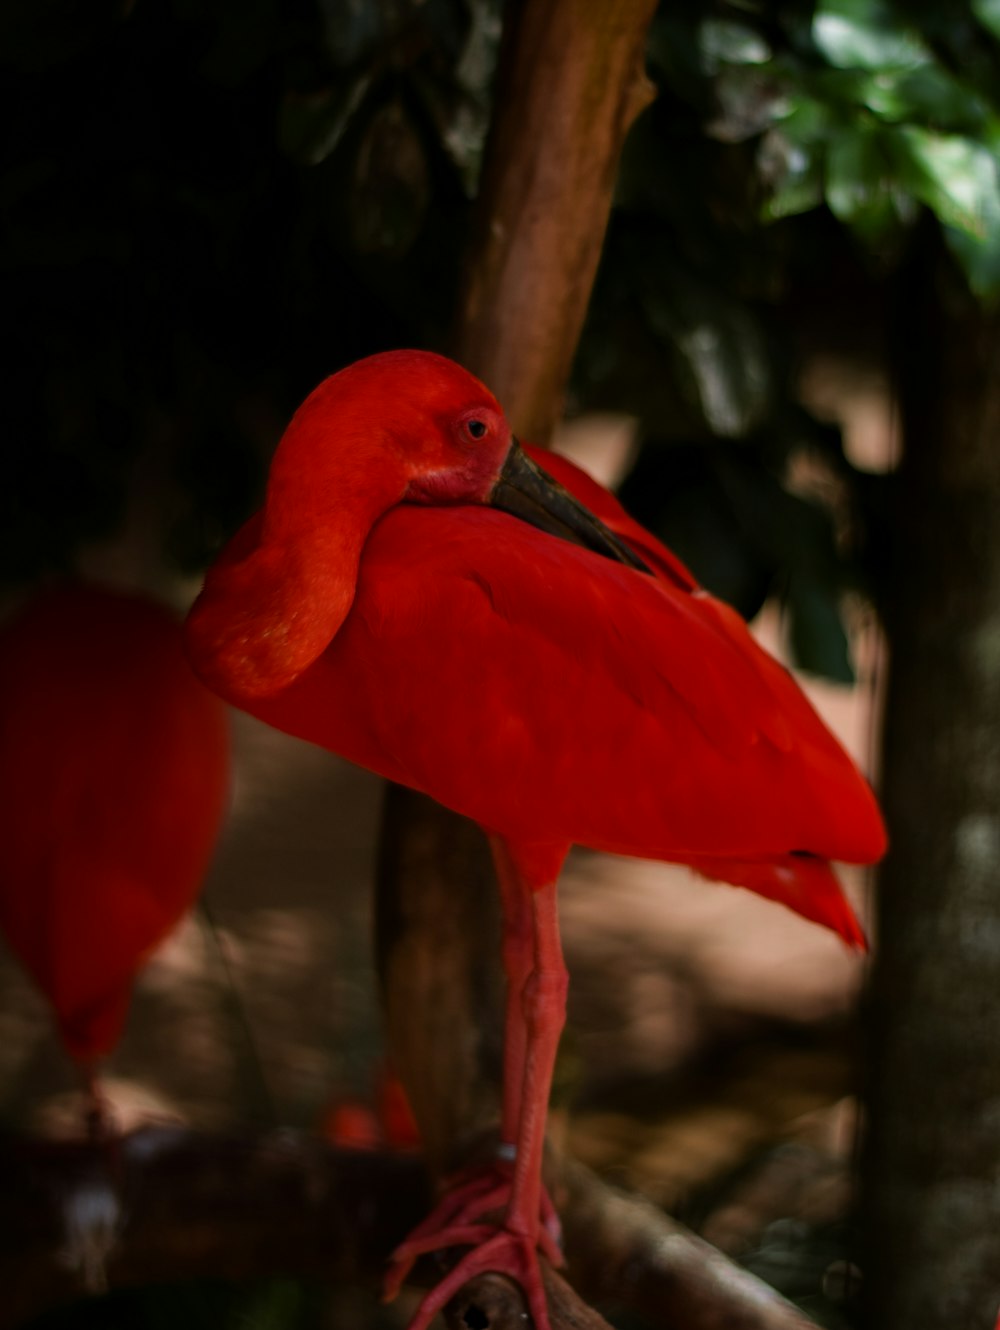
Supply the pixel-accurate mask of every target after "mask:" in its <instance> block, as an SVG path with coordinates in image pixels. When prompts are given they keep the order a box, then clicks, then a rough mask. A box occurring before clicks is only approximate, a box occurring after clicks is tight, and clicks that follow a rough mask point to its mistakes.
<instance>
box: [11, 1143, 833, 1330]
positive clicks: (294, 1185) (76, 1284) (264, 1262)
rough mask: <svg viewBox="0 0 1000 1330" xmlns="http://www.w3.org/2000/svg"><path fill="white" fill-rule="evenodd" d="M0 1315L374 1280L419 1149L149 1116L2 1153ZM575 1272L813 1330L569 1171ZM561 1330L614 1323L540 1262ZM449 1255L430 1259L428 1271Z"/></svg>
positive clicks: (459, 1328) (477, 1295) (663, 1226)
mask: <svg viewBox="0 0 1000 1330" xmlns="http://www.w3.org/2000/svg"><path fill="white" fill-rule="evenodd" d="M0 1177H2V1178H3V1189H2V1191H0V1289H2V1290H3V1295H2V1297H0V1327H3V1330H7V1327H14V1326H16V1325H18V1324H19V1323H20V1322H22V1321H23V1320H25V1319H27V1318H28V1317H30V1316H34V1315H37V1314H38V1313H40V1312H43V1311H45V1310H47V1309H49V1308H51V1307H54V1306H57V1305H58V1304H60V1303H62V1302H66V1301H68V1300H70V1299H72V1298H74V1297H78V1296H80V1295H82V1294H85V1293H88V1292H99V1291H101V1290H102V1289H104V1288H126V1287H135V1286H138V1285H142V1284H148V1283H156V1282H162V1281H166V1280H181V1279H198V1278H205V1277H211V1278H213V1279H219V1278H222V1279H232V1280H242V1279H250V1278H257V1279H259V1278H266V1277H268V1276H274V1275H283V1276H286V1277H287V1276H305V1277H310V1278H313V1279H319V1280H322V1281H324V1282H328V1283H331V1284H354V1285H363V1286H368V1287H371V1288H372V1289H375V1288H376V1287H377V1286H378V1283H379V1280H380V1278H381V1275H382V1272H383V1270H384V1267H385V1261H386V1257H387V1255H388V1253H389V1252H391V1251H392V1249H393V1247H394V1246H395V1245H396V1244H397V1243H398V1242H399V1241H400V1239H401V1238H402V1237H403V1236H404V1235H405V1234H406V1233H407V1232H408V1231H409V1229H410V1228H411V1227H412V1226H413V1224H414V1223H415V1222H416V1221H417V1219H419V1218H420V1217H421V1216H422V1215H423V1214H424V1212H425V1211H426V1208H427V1205H428V1200H429V1198H428V1194H427V1186H426V1181H425V1175H424V1168H423V1161H422V1160H419V1159H416V1158H412V1157H407V1156H401V1155H387V1154H379V1153H375V1152H371V1153H369V1152H357V1151H348V1150H340V1149H336V1148H334V1147H332V1146H329V1145H327V1144H326V1143H325V1142H323V1141H322V1140H319V1139H317V1138H314V1137H309V1136H306V1135H304V1134H302V1133H297V1132H291V1131H282V1132H272V1133H269V1134H267V1135H263V1136H257V1137H244V1138H239V1139H233V1138H223V1137H216V1136H209V1135H205V1134H201V1133H196V1132H188V1131H185V1130H180V1129H175V1128H170V1129H164V1128H147V1129H145V1130H143V1131H140V1132H137V1133H135V1134H134V1135H132V1136H128V1137H125V1138H124V1139H122V1140H120V1141H117V1142H113V1143H112V1144H111V1145H108V1146H103V1147H101V1146H94V1145H90V1144H64V1143H59V1144H53V1143H46V1142H36V1141H18V1140H9V1141H8V1142H7V1143H6V1144H5V1145H4V1146H3V1147H0ZM557 1189H559V1190H561V1191H563V1192H565V1195H566V1200H567V1204H566V1209H565V1214H564V1218H565V1226H566V1251H567V1256H568V1258H569V1263H570V1265H569V1273H570V1275H571V1277H572V1278H573V1280H574V1283H575V1284H577V1285H579V1287H580V1288H581V1290H582V1291H583V1292H584V1293H585V1294H586V1295H587V1296H588V1297H595V1298H598V1299H599V1300H602V1301H606V1302H610V1303H616V1304H619V1305H627V1306H631V1307H634V1308H635V1309H636V1310H637V1311H639V1312H641V1313H642V1314H643V1315H644V1316H645V1317H646V1318H647V1319H648V1320H649V1321H650V1323H651V1324H653V1325H660V1326H664V1327H671V1326H682V1327H684V1330H716V1328H717V1327H722V1326H725V1327H727V1330H808V1327H810V1326H811V1323H810V1322H809V1321H807V1320H806V1319H805V1318H804V1317H802V1316H801V1315H800V1314H799V1313H797V1312H796V1311H795V1310H794V1309H793V1308H790V1307H789V1306H788V1304H787V1303H785V1302H784V1301H783V1300H782V1299H781V1298H779V1297H778V1296H777V1294H775V1293H774V1292H773V1291H772V1290H771V1289H768V1288H767V1287H766V1286H765V1285H763V1284H761V1283H760V1282H759V1281H758V1280H757V1279H755V1278H753V1276H751V1275H749V1274H747V1273H746V1271H744V1270H740V1269H739V1268H738V1267H737V1266H734V1265H733V1264H732V1263H731V1262H730V1261H729V1260H727V1259H726V1258H725V1257H724V1256H722V1255H721V1254H720V1253H719V1252H718V1251H716V1250H715V1248H713V1247H711V1246H709V1245H708V1244H707V1243H705V1242H702V1241H701V1240H700V1239H699V1238H697V1237H695V1236H694V1235H693V1234H692V1233H689V1232H688V1231H687V1230H686V1229H684V1228H683V1227H682V1226H681V1225H679V1224H675V1223H674V1222H673V1221H671V1220H669V1219H667V1218H666V1217H665V1216H664V1215H662V1214H661V1213H660V1212H659V1211H657V1210H655V1209H654V1208H653V1207H652V1206H650V1205H647V1204H645V1203H644V1202H641V1201H638V1200H636V1199H634V1198H632V1197H628V1196H625V1195H623V1194H621V1193H619V1192H616V1191H613V1190H612V1189H611V1188H608V1187H606V1186H605V1185H604V1184H603V1183H601V1182H599V1181H598V1180H597V1179H596V1178H595V1177H594V1176H593V1175H592V1174H591V1173H590V1172H589V1171H588V1170H587V1169H584V1168H582V1167H581V1166H579V1165H572V1166H568V1167H566V1168H565V1170H564V1172H563V1173H562V1178H561V1182H560V1183H558V1184H557ZM543 1272H544V1277H545V1281H546V1292H547V1294H548V1298H549V1308H550V1314H551V1319H552V1326H553V1330H606V1323H605V1322H604V1321H603V1319H602V1318H601V1317H600V1316H599V1315H598V1314H597V1313H596V1312H593V1311H592V1310H591V1309H590V1308H589V1307H587V1306H586V1305H585V1304H584V1303H582V1302H581V1300H580V1297H579V1296H578V1294H577V1293H576V1292H574V1290H573V1289H572V1288H570V1286H569V1285H568V1284H567V1283H566V1281H565V1280H564V1279H562V1278H561V1277H560V1276H559V1275H557V1274H555V1273H554V1272H553V1271H551V1270H549V1269H547V1268H545V1269H544V1271H543ZM438 1277H440V1267H439V1266H438V1265H437V1263H436V1262H435V1261H427V1262H426V1263H424V1265H423V1266H422V1267H421V1268H420V1269H418V1271H417V1281H416V1282H418V1283H426V1284H429V1283H432V1282H434V1281H435V1279H436V1278H438ZM447 1318H448V1320H449V1322H450V1323H451V1324H452V1325H453V1326H454V1327H455V1330H468V1328H469V1326H477V1327H481V1330H486V1327H489V1330H524V1326H525V1320H524V1304H523V1300H522V1297H521V1293H520V1290H519V1289H517V1288H516V1287H515V1286H514V1285H512V1284H511V1283H510V1282H509V1281H508V1280H506V1279H503V1278H501V1277H500V1276H497V1275H484V1276H482V1277H481V1278H479V1279H476V1280H473V1281H472V1282H470V1283H469V1284H468V1285H467V1286H466V1287H465V1289H463V1290H462V1292H461V1293H460V1294H459V1295H458V1296H457V1297H456V1298H455V1299H454V1301H453V1302H452V1304H451V1305H450V1307H449V1308H448V1311H447Z"/></svg>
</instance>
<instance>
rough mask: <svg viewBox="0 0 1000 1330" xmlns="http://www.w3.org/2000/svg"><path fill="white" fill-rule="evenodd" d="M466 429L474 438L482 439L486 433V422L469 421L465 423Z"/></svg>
mask: <svg viewBox="0 0 1000 1330" xmlns="http://www.w3.org/2000/svg"><path fill="white" fill-rule="evenodd" d="M465 428H466V430H467V431H468V433H469V434H470V435H471V436H472V438H474V439H481V438H482V437H483V435H484V434H485V433H486V421H485V420H467V421H466V422H465Z"/></svg>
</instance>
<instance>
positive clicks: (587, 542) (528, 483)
mask: <svg viewBox="0 0 1000 1330" xmlns="http://www.w3.org/2000/svg"><path fill="white" fill-rule="evenodd" d="M488 502H489V503H490V505H491V506H492V507H493V508H500V509H502V510H503V511H504V512H505V513H511V514H513V516H514V517H519V518H521V520H522V521H523V522H530V523H531V525H532V526H537V527H538V528H540V530H542V531H548V532H550V533H551V534H552V535H554V536H561V537H562V539H563V540H569V541H572V543H573V544H574V545H582V546H583V547H584V548H585V549H588V550H594V551H595V552H596V553H597V554H603V555H604V556H605V558H608V559H614V560H615V562H616V563H624V564H627V565H628V567H630V568H635V569H637V570H638V571H639V572H642V573H648V572H649V571H650V569H649V567H648V566H647V565H646V564H644V563H643V561H642V560H641V559H640V558H639V556H638V555H637V554H635V553H633V551H632V550H630V549H629V547H628V546H627V545H626V544H625V542H624V541H623V540H620V539H619V538H618V537H617V536H616V535H615V533H614V532H613V531H612V530H611V529H610V528H609V527H606V526H605V525H604V523H603V522H602V521H601V520H600V518H598V517H595V516H594V514H593V513H592V512H591V511H590V510H589V508H585V507H584V506H583V504H582V503H580V501H579V500H578V499H575V498H574V497H573V495H572V494H570V492H569V490H566V489H563V487H562V485H560V484H559V482H558V481H556V480H553V479H552V477H551V476H550V475H548V474H546V472H545V471H543V470H542V468H541V467H540V466H537V465H536V464H535V463H534V462H533V461H532V460H531V458H530V457H529V456H528V455H527V453H526V452H525V451H524V449H523V448H522V447H521V445H520V444H519V443H518V441H517V440H516V439H514V441H513V442H512V443H511V446H510V452H509V453H508V454H507V460H506V462H504V464H503V469H502V470H501V472H500V475H499V477H498V478H497V482H496V484H495V485H494V486H493V489H492V490H491V491H490V496H489V500H488Z"/></svg>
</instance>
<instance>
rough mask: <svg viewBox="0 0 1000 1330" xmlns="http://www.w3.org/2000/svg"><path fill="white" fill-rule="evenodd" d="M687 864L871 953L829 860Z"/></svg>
mask: <svg viewBox="0 0 1000 1330" xmlns="http://www.w3.org/2000/svg"><path fill="white" fill-rule="evenodd" d="M687 863H688V864H689V866H690V867H691V868H693V869H694V870H695V872H696V873H700V874H701V875H702V877H707V878H710V879H711V880H712V881H713V882H728V883H730V884H731V885H732V886H735V887H746V888H747V889H748V890H749V891H754V892H756V893H757V895H758V896H766V897H767V899H768V900H772V901H779V902H780V903H781V904H782V905H787V906H788V908H789V909H790V910H794V911H795V913H796V914H801V915H802V917H803V918H804V919H810V920H812V922H813V923H817V924H822V925H823V927H824V928H829V929H832V931H833V932H834V933H837V934H839V936H840V937H842V938H843V939H844V941H845V942H846V943H847V944H848V946H850V947H853V948H855V950H857V951H867V950H868V939H867V938H866V936H865V931H864V929H863V928H862V927H861V924H860V922H859V921H858V917H857V915H856V914H855V913H854V910H853V908H852V907H851V904H850V902H849V901H848V899H847V897H846V896H845V895H844V890H843V888H842V887H841V885H840V883H839V882H838V880H837V875H836V874H835V873H834V871H833V869H832V868H831V867H830V864H829V863H828V862H827V860H826V859H819V858H817V857H816V856H815V855H812V854H783V855H779V856H777V857H776V858H773V859H711V858H703V859H690V860H687Z"/></svg>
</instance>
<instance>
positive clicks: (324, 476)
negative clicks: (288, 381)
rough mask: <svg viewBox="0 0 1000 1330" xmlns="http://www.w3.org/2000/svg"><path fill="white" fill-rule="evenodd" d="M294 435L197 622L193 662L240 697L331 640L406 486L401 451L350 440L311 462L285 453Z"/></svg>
mask: <svg viewBox="0 0 1000 1330" xmlns="http://www.w3.org/2000/svg"><path fill="white" fill-rule="evenodd" d="M290 433H291V431H290ZM287 438H288V436H286V440H287ZM286 440H283V441H282V445H281V447H280V448H279V451H278V454H277V455H276V457H275V462H274V464H273V466H272V471H271V477H270V480H269V483H268V490H267V499H266V502H265V506H264V509H263V511H262V512H261V513H259V514H258V515H257V516H256V517H255V518H252V519H251V521H250V522H249V523H248V524H247V526H246V527H245V528H244V529H243V531H241V532H240V533H239V535H238V536H237V537H236V539H235V540H234V542H233V543H232V544H231V546H230V547H228V548H227V550H226V552H225V555H224V556H223V558H222V559H221V560H220V561H219V562H218V563H217V564H216V565H215V566H214V567H213V568H212V569H211V570H210V571H209V574H208V576H207V578H206V581H205V587H204V590H203V591H202V594H201V596H200V597H199V599H198V601H197V602H196V604H195V606H194V608H193V609H192V611H191V615H190V616H189V621H188V630H187V638H188V646H189V654H190V656H191V658H192V663H193V664H194V665H195V668H196V669H197V671H198V673H199V674H201V676H202V678H203V679H204V680H205V681H206V682H207V683H208V684H209V685H210V686H211V687H213V688H215V689H216V690H217V691H219V692H221V693H223V695H224V696H227V697H229V698H230V699H231V700H232V701H234V702H237V703H239V702H241V701H246V700H247V699H250V698H256V697H265V696H271V695H273V694H275V693H277V692H280V691H281V690H282V689H283V688H286V687H288V685H289V684H291V683H293V682H294V680H295V679H296V678H298V676H299V675H300V674H301V673H302V672H303V671H304V670H306V669H307V668H308V667H309V666H310V665H311V664H312V663H313V661H315V660H316V659H317V657H318V656H320V655H321V654H322V652H323V651H324V650H325V649H326V648H327V646H329V644H330V642H331V641H332V640H333V638H334V637H335V636H336V634H337V632H338V630H339V629H340V626H341V624H342V623H343V622H344V619H345V618H346V617H347V614H348V612H349V611H350V608H351V605H352V603H353V600H354V593H355V588H356V585H357V576H358V564H359V561H360V558H361V552H362V550H363V548H364V543H365V540H366V539H367V537H368V533H369V532H370V530H371V528H372V527H373V526H374V524H375V522H376V521H377V520H378V518H379V517H380V516H381V515H382V514H383V513H384V512H385V511H386V510H387V509H389V508H391V507H393V506H394V505H395V504H396V503H398V502H400V500H401V499H402V498H403V497H404V494H405V491H406V479H405V477H404V476H403V475H402V474H401V472H400V470H399V467H398V466H394V465H393V460H394V459H393V458H392V457H391V456H388V457H386V458H384V459H383V458H377V457H372V456H371V455H368V456H366V455H364V454H361V455H359V454H358V452H356V451H355V450H353V449H350V448H344V449H342V450H339V451H338V454H337V455H336V456H335V457H334V458H333V459H329V458H325V457H324V458H323V465H322V466H317V467H308V468H307V464H308V462H309V461H310V459H309V458H308V457H303V456H302V449H301V448H299V449H295V448H292V449H287V450H285V451H284V453H283V451H282V450H283V449H284V447H285V442H286ZM293 442H294V440H293Z"/></svg>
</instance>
